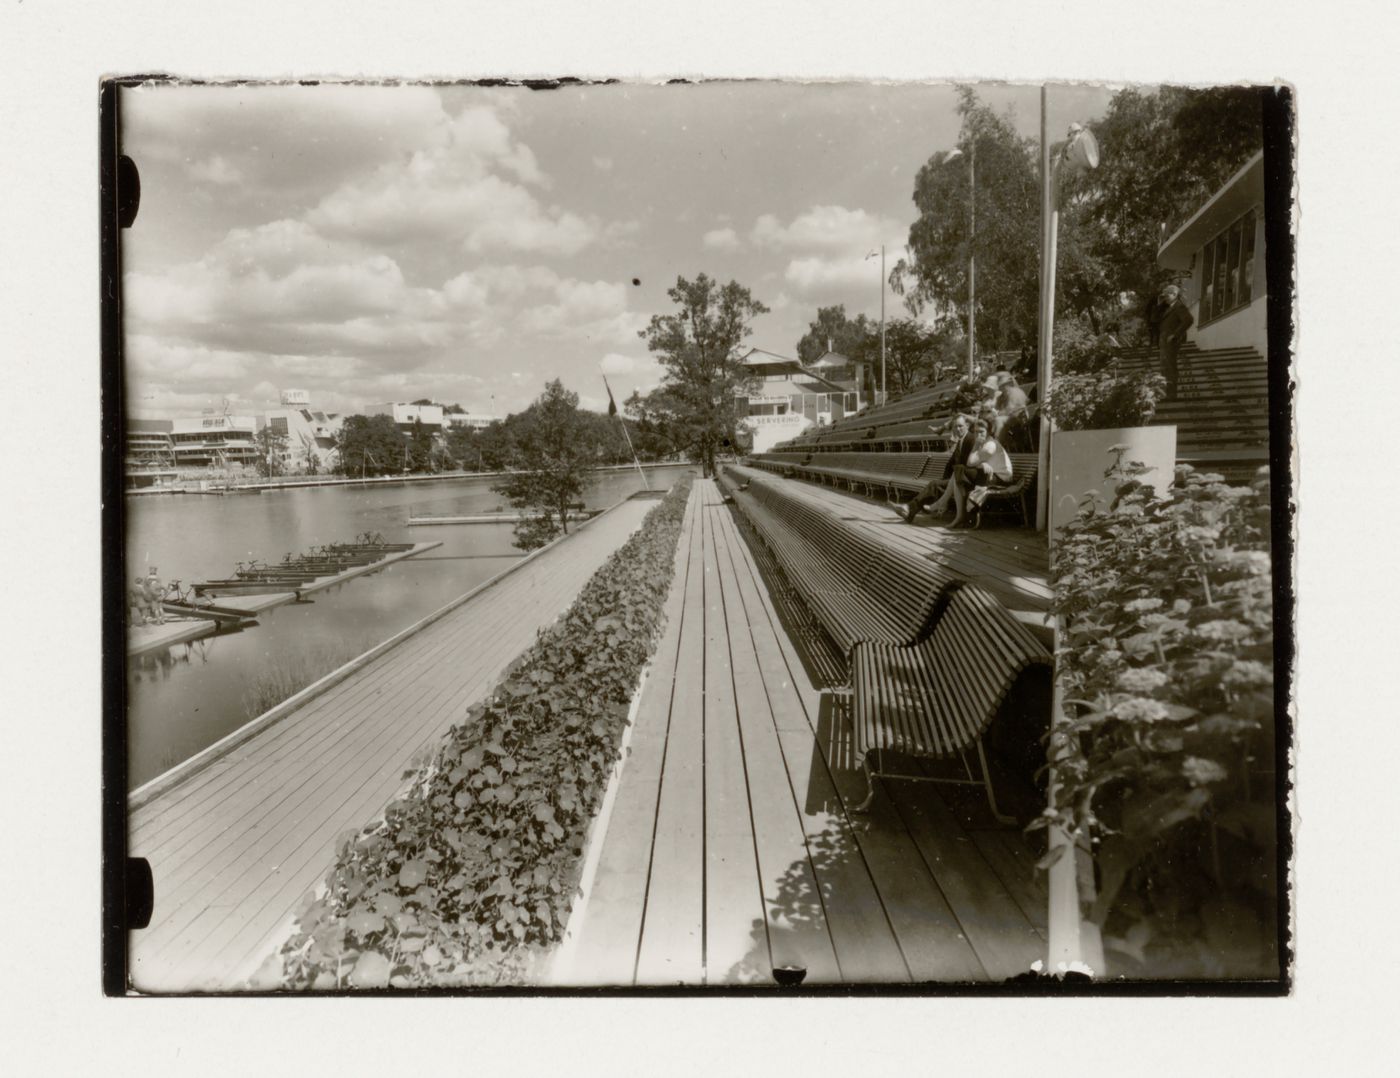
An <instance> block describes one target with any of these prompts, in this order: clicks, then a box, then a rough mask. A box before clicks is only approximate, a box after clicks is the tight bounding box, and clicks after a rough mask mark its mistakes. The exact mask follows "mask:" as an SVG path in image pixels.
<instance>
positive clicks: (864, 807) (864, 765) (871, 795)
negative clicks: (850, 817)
mask: <svg viewBox="0 0 1400 1078" xmlns="http://www.w3.org/2000/svg"><path fill="white" fill-rule="evenodd" d="M860 769H861V770H862V771H864V772H865V787H866V794H865V800H864V801H862V802H861V803H860V804H859V805H855V806H854V807H852V809H851V811H852V812H862V813H864V812H869V811H870V806H871V804H872V803H873V802H874V800H875V773H874V772H873V771H871V770H870V754H869V753H866V754H865V756H864V757H862V758H861V761H860Z"/></svg>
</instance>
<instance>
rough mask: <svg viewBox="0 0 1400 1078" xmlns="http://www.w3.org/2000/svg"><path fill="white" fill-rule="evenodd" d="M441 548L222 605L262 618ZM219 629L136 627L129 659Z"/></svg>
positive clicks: (203, 623)
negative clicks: (313, 594) (291, 604)
mask: <svg viewBox="0 0 1400 1078" xmlns="http://www.w3.org/2000/svg"><path fill="white" fill-rule="evenodd" d="M440 546H442V543H440V542H436V543H415V544H414V546H413V549H412V550H400V551H397V552H395V553H393V554H388V555H386V556H385V557H383V558H381V559H380V560H379V561H372V562H370V563H369V564H368V565H356V566H354V567H353V568H351V569H346V570H345V571H344V572H343V573H336V574H335V575H334V576H322V577H317V578H316V579H315V580H312V581H309V582H308V583H307V584H306V585H305V586H303V587H300V588H296V589H295V590H292V591H278V592H271V593H269V594H266V595H221V596H219V605H220V606H223V607H227V608H228V609H230V610H241V611H243V612H244V613H246V614H261V613H262V612H263V611H264V610H271V609H272V608H273V607H274V606H284V605H286V604H287V603H293V602H296V600H297V599H299V598H300V597H302V596H303V595H310V594H312V593H314V592H318V591H325V589H326V588H333V587H335V586H336V585H337V584H343V583H345V581H347V580H350V579H352V578H353V577H357V576H363V575H364V574H365V573H372V572H374V571H375V570H377V569H383V568H384V566H386V565H393V564H394V562H396V561H403V560H404V559H405V558H413V557H417V556H418V555H419V554H422V553H423V552H424V551H426V550H432V549H433V548H434V547H440ZM217 628H218V626H217V624H216V623H215V622H212V621H209V620H207V619H205V618H197V619H192V620H190V621H185V620H180V621H172V620H169V619H167V620H166V623H165V624H164V625H141V626H135V627H133V628H131V629H129V630H127V644H126V655H127V658H133V657H135V656H137V655H145V654H147V653H149V652H152V651H158V650H160V649H161V648H168V647H170V646H171V645H172V644H184V643H187V642H188V641H190V640H198V639H199V638H200V637H204V636H213V635H214V633H215V631H216V630H217Z"/></svg>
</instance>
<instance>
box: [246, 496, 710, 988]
mask: <svg viewBox="0 0 1400 1078" xmlns="http://www.w3.org/2000/svg"><path fill="white" fill-rule="evenodd" d="M689 487H690V481H689V479H683V480H682V481H681V482H680V483H678V484H677V485H676V487H674V488H673V489H672V490H671V492H670V493H669V494H668V495H667V496H666V497H665V498H664V499H663V500H662V501H661V503H660V504H659V505H658V506H657V507H656V508H655V509H653V510H652V511H651V512H650V513H649V514H648V515H647V518H646V520H645V522H644V523H643V524H642V527H641V529H640V530H639V531H638V532H637V533H636V534H635V535H634V536H633V537H632V538H631V539H630V540H629V541H628V542H627V543H626V544H625V545H624V546H623V547H622V548H621V549H620V550H619V551H618V552H617V553H615V554H614V555H613V556H612V557H611V558H610V559H609V560H608V561H607V563H606V564H604V565H603V567H602V568H601V569H599V570H598V572H597V573H595V574H594V576H593V578H592V579H591V580H590V581H589V582H588V584H587V585H586V586H585V587H584V589H583V591H582V592H581V593H580V595H579V597H578V599H577V600H576V601H575V602H574V604H573V606H571V607H570V608H569V611H568V613H566V614H565V615H564V616H563V617H562V618H561V619H560V620H559V622H558V623H557V624H556V625H555V626H553V627H552V628H550V629H548V630H545V631H543V632H541V634H540V638H539V640H538V641H537V642H536V643H535V644H534V646H533V647H531V648H530V650H529V651H527V652H526V653H525V654H524V655H523V656H522V657H521V659H520V660H519V661H518V662H517V664H516V665H515V667H514V668H513V669H512V671H511V672H510V674H509V675H508V676H507V678H506V679H505V681H504V682H503V684H501V685H500V686H499V687H498V688H497V689H496V691H495V692H494V693H492V695H491V696H490V697H489V698H488V699H487V700H486V701H484V702H483V703H482V704H480V705H478V706H476V707H474V708H472V709H471V711H470V712H469V713H468V715H467V717H466V719H465V720H464V721H463V722H462V723H461V724H460V725H458V726H455V727H453V729H452V730H451V731H450V733H449V734H448V736H447V738H446V741H445V743H444V744H442V745H441V746H440V747H439V748H437V749H436V751H435V752H434V753H433V755H432V758H431V759H430V760H429V761H428V762H427V763H426V764H425V765H424V766H423V767H422V768H421V769H419V770H418V771H417V772H416V773H415V774H414V775H413V776H412V780H411V783H410V785H409V786H408V788H407V792H405V793H403V794H402V795H401V796H399V797H398V798H397V799H395V800H394V801H393V802H392V803H391V804H390V805H389V807H388V809H387V810H386V812H385V815H384V819H383V820H382V821H381V822H379V823H377V824H374V825H371V826H369V827H366V828H365V829H364V830H363V831H361V832H360V833H359V834H357V835H351V836H348V837H347V838H346V839H345V841H344V842H343V843H342V844H341V847H340V850H339V853H338V856H337V858H336V863H335V865H334V867H333V868H332V869H331V872H330V874H329V876H328V877H327V880H326V886H325V893H324V894H322V895H319V896H318V897H315V898H314V899H313V900H312V901H311V902H310V903H309V904H308V906H307V907H306V908H305V909H304V910H303V911H302V913H301V916H300V918H299V923H298V927H297V931H296V933H295V935H293V936H292V938H291V939H290V940H289V941H288V942H287V943H286V944H285V945H284V946H283V948H282V950H281V952H280V954H279V955H278V956H277V960H278V963H279V964H280V969H279V970H278V971H277V974H276V976H275V977H274V980H275V982H276V983H277V984H280V985H283V986H286V987H293V988H316V989H328V988H345V987H353V988H376V987H384V986H393V987H397V988H408V987H419V986H426V985H436V986H441V985H481V984H499V983H512V982H514V983H519V982H520V981H521V980H522V979H523V978H524V977H525V976H526V975H527V974H526V971H527V969H528V965H529V962H530V960H531V958H532V956H534V955H537V954H538V953H539V950H540V948H543V947H545V946H547V945H549V944H550V943H552V942H554V941H556V940H558V939H559V937H560V934H561V933H562V930H563V927H564V923H565V920H566V919H567V917H568V914H569V909H570V907H571V905H572V902H573V896H574V892H575V889H576V887H577V883H578V875H579V871H580V865H581V859H582V856H583V852H584V842H585V838H586V834H587V829H588V826H589V823H590V822H591V821H592V819H593V817H594V815H595V814H596V812H597V810H598V807H599V805H600V803H601V801H602V798H603V794H604V791H605V788H606V784H607V780H608V775H609V773H610V770H611V768H612V767H613V764H614V762H615V761H616V759H617V756H618V751H619V743H620V739H621V736H622V731H623V727H624V725H625V723H626V717H627V711H628V707H629V704H630V700H631V697H632V693H633V690H634V689H635V687H636V684H637V679H638V677H639V675H640V673H641V669H642V667H643V665H644V664H645V663H646V662H647V661H648V659H649V658H650V656H651V653H652V651H653V650H654V648H655V646H656V640H657V636H658V634H659V632H660V629H661V608H662V604H663V603H664V601H665V598H666V593H667V591H668V590H669V589H670V586H671V578H672V572H671V568H672V559H673V558H674V554H675V549H676V543H677V539H678V537H679V534H680V525H681V520H682V517H683V516H684V513H685V502H686V498H687V496H688V494H689Z"/></svg>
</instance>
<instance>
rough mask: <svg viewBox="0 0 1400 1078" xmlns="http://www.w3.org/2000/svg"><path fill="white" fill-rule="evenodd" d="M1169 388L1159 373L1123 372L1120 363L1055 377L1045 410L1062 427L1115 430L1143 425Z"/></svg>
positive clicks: (1068, 428) (1062, 428) (1153, 412)
mask: <svg viewBox="0 0 1400 1078" xmlns="http://www.w3.org/2000/svg"><path fill="white" fill-rule="evenodd" d="M1166 391H1167V382H1166V379H1165V378H1163V377H1162V376H1161V375H1160V374H1155V373H1146V372H1139V373H1137V374H1123V373H1122V372H1121V371H1120V369H1119V366H1118V363H1117V362H1116V361H1115V362H1112V363H1109V364H1108V365H1107V366H1104V367H1101V368H1099V369H1097V370H1094V371H1090V372H1086V373H1083V374H1065V375H1062V376H1059V377H1057V378H1056V379H1055V383H1054V385H1053V386H1052V387H1051V389H1050V395H1049V396H1048V397H1047V398H1046V401H1045V414H1046V415H1047V416H1049V417H1050V420H1051V421H1052V422H1053V423H1054V424H1055V426H1057V427H1059V428H1060V429H1061V430H1112V429H1114V428H1116V427H1142V426H1146V425H1147V424H1148V423H1150V422H1151V421H1152V417H1153V416H1154V415H1156V413H1157V402H1158V401H1160V400H1161V399H1162V397H1163V396H1164V395H1165V394H1166Z"/></svg>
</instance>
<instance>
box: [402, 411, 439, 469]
mask: <svg viewBox="0 0 1400 1078" xmlns="http://www.w3.org/2000/svg"><path fill="white" fill-rule="evenodd" d="M433 446H434V440H433V432H432V431H431V430H429V429H428V428H427V427H425V426H424V425H423V421H422V420H421V419H419V418H418V417H417V416H415V417H414V419H413V429H412V430H411V431H410V432H409V435H408V467H409V470H410V471H414V472H430V471H432V470H433Z"/></svg>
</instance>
